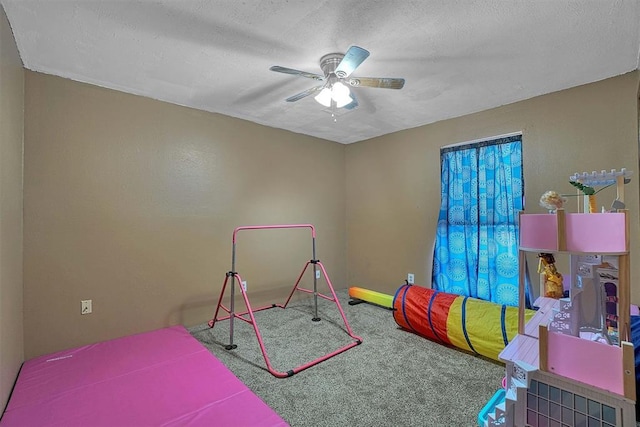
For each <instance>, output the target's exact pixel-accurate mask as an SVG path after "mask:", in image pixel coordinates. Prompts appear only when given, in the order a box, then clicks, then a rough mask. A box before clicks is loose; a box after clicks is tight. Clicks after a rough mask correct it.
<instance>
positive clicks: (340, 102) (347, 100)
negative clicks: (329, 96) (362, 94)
mask: <svg viewBox="0 0 640 427" xmlns="http://www.w3.org/2000/svg"><path fill="white" fill-rule="evenodd" d="M333 100H334V101H335V102H336V107H337V108H342V107H344V106H345V105H349V104H351V103H352V102H353V98H352V97H350V96H349V95H346V96H341V97H339V98H338V99H336V98H333Z"/></svg>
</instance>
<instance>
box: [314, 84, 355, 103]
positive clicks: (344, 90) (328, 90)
mask: <svg viewBox="0 0 640 427" xmlns="http://www.w3.org/2000/svg"><path fill="white" fill-rule="evenodd" d="M315 100H316V101H318V103H320V104H322V105H324V106H325V107H331V102H332V101H333V102H335V103H336V107H337V108H342V107H344V106H345V105H348V104H350V103H351V102H353V98H352V97H351V91H350V90H349V88H348V87H347V86H345V85H344V84H343V83H341V82H335V83H333V84H332V85H331V86H330V87H329V86H327V87H324V88H323V89H322V90H321V91H320V93H319V94H317V95H316V96H315Z"/></svg>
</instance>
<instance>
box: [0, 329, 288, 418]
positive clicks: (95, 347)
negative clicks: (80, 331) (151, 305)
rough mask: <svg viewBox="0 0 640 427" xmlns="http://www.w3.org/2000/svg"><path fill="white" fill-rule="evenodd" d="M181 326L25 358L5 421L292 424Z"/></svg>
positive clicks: (4, 416)
mask: <svg viewBox="0 0 640 427" xmlns="http://www.w3.org/2000/svg"><path fill="white" fill-rule="evenodd" d="M287 425H288V424H287V423H286V422H285V421H284V420H283V419H282V418H280V416H278V414H276V413H275V412H274V411H273V410H272V409H271V408H269V407H268V406H267V405H266V404H265V403H264V402H263V401H262V400H261V399H260V398H259V397H258V396H256V395H255V394H254V393H253V392H252V391H251V390H249V388H247V386H245V385H244V384H243V383H242V382H241V381H240V380H239V379H238V378H236V376H235V375H233V373H231V371H229V370H228V369H227V368H226V367H225V366H224V365H223V364H222V362H220V361H219V360H218V359H216V358H215V357H214V356H213V355H212V354H211V353H210V352H209V351H208V350H207V349H206V348H205V347H204V346H202V344H200V343H199V342H198V341H197V340H196V339H195V338H193V337H192V336H191V334H189V332H188V331H187V330H186V329H185V328H184V327H182V326H174V327H171V328H165V329H159V330H156V331H153V332H147V333H143V334H137V335H131V336H127V337H123V338H118V339H114V340H110V341H104V342H101V343H97V344H92V345H87V346H83V347H78V348H75V349H71V350H65V351H60V352H57V353H53V354H49V355H46V356H41V357H37V358H35V359H31V360H28V361H26V362H25V363H24V365H23V366H22V370H21V371H20V374H19V376H18V380H17V382H16V386H15V388H14V390H13V393H12V396H11V399H10V400H9V404H8V405H7V409H6V411H5V413H4V415H3V417H2V419H1V420H0V426H1V427H18V426H20V427H23V426H85V427H86V426H109V427H112V426H122V427H125V426H136V427H138V426H265V427H271V426H287Z"/></svg>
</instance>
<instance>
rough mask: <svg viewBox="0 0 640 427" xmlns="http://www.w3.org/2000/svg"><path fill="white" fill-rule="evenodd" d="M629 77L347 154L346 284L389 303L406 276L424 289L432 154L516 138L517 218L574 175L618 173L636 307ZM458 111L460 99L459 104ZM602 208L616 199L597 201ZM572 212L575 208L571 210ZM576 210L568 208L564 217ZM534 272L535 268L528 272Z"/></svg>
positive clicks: (435, 204)
mask: <svg viewBox="0 0 640 427" xmlns="http://www.w3.org/2000/svg"><path fill="white" fill-rule="evenodd" d="M637 93H638V72H633V73H629V74H626V75H623V76H619V77H616V78H611V79H608V80H604V81H601V82H597V83H592V84H589V85H585V86H580V87H576V88H572V89H568V90H564V91H561V92H556V93H552V94H549V95H545V96H540V97H537V98H533V99H530V100H527V101H522V102H518V103H515V104H511V105H507V106H503V107H500V108H495V109H492V110H487V111H483V112H480V113H476V114H472V115H468V116H464V117H460V118H456V119H451V120H446V121H442V122H438V123H435V124H431V125H428V126H423V127H419V128H415V129H411V130H406V131H402V132H397V133H394V134H391V135H387V136H383V137H379V138H376V139H372V140H369V141H365V142H361V143H356V144H351V145H348V146H347V147H346V164H347V182H346V192H347V236H348V239H347V240H348V243H347V257H348V259H347V265H348V267H349V270H348V271H349V276H348V280H349V285H350V286H363V287H366V288H369V289H374V290H377V291H379V292H385V293H390V294H393V292H394V291H395V290H396V289H397V288H398V286H399V285H400V284H402V282H403V280H404V279H405V278H406V274H407V273H409V272H412V273H415V274H416V283H418V284H423V285H425V284H426V285H427V286H430V283H431V277H430V273H431V254H432V249H433V241H434V235H435V230H436V224H437V218H438V210H439V207H440V147H442V146H445V145H449V144H454V143H459V142H464V141H470V140H475V139H480V138H484V137H490V136H496V135H503V134H507V133H510V132H517V131H522V133H523V156H524V178H525V197H526V206H525V210H526V212H543V209H542V208H541V207H539V206H538V201H539V198H540V195H541V194H542V193H543V192H544V191H546V190H556V191H559V192H562V193H565V192H566V193H573V192H574V191H575V189H573V187H571V186H570V185H569V183H568V177H569V175H571V174H573V173H574V172H583V171H593V170H596V171H600V170H603V169H604V170H610V169H614V168H615V169H620V168H623V167H624V168H627V169H628V170H632V171H634V172H635V175H634V176H633V178H632V181H631V183H630V184H628V185H627V186H626V196H627V197H626V201H627V206H628V207H629V209H630V210H631V240H632V245H631V250H632V258H631V267H632V275H631V278H632V301H633V302H635V303H636V304H640V285H639V283H640V271H639V268H640V246H639V245H638V237H640V236H639V229H640V227H639V216H638V212H639V211H640V206H639V204H638V203H639V202H638V191H639V190H638V189H639V187H638V182H639V181H640V176H639V171H638V113H637ZM460 102H464V100H460ZM598 196H599V200H600V203H599V204H601V205H602V204H603V205H605V206H609V205H610V204H611V202H612V201H613V199H614V198H615V190H614V189H608V190H605V191H603V192H602V193H600V194H599V195H598ZM574 203H575V202H574ZM571 208H575V204H573V203H572V204H570V209H571ZM532 268H535V265H534V266H532Z"/></svg>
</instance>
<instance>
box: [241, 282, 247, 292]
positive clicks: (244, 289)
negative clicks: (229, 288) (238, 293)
mask: <svg viewBox="0 0 640 427" xmlns="http://www.w3.org/2000/svg"><path fill="white" fill-rule="evenodd" d="M242 290H243V291H245V292H247V281H246V280H243V281H242Z"/></svg>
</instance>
